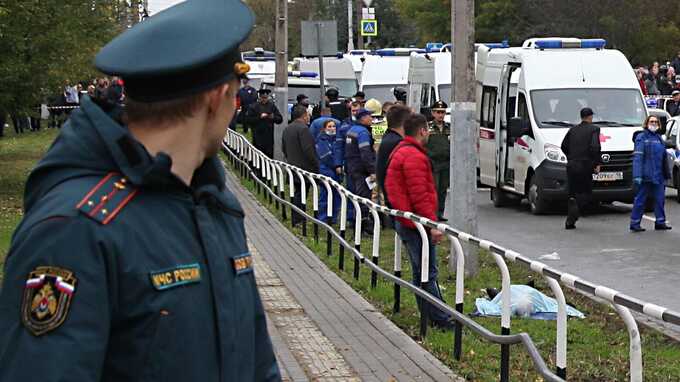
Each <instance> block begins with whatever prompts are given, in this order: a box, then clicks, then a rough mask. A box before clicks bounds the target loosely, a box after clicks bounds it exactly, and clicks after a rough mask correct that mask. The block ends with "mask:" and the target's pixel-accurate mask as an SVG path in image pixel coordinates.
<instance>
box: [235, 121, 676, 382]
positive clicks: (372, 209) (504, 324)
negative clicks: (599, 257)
mask: <svg viewBox="0 0 680 382" xmlns="http://www.w3.org/2000/svg"><path fill="white" fill-rule="evenodd" d="M223 148H224V151H225V153H226V154H227V155H228V157H229V159H230V161H231V162H232V163H233V165H234V166H235V167H236V168H237V169H238V171H239V173H240V175H241V176H242V177H244V178H251V179H252V180H253V181H254V182H255V187H256V192H258V193H264V195H265V197H266V198H267V200H268V202H269V203H270V204H271V203H272V202H273V203H275V206H276V208H277V209H278V210H280V211H281V216H282V218H283V219H284V220H285V219H287V213H286V208H287V207H288V208H289V209H290V212H291V214H292V213H293V211H295V212H297V213H299V214H301V215H302V216H303V217H304V220H303V223H302V234H303V235H305V236H306V235H307V220H311V221H312V222H313V229H314V238H315V240H316V241H317V242H318V240H319V227H322V228H323V229H325V230H326V253H327V255H328V256H330V255H331V254H332V246H333V244H332V240H333V238H335V240H337V241H338V245H339V247H338V265H339V268H340V269H344V264H345V258H344V256H345V251H347V252H348V253H349V254H350V255H351V256H352V257H353V259H354V263H353V276H354V278H357V279H358V278H359V273H360V265H362V264H363V265H364V266H366V267H368V268H369V269H370V270H371V286H372V287H375V286H376V283H377V278H378V277H382V278H384V279H387V280H388V281H390V282H392V283H393V284H394V311H395V312H398V311H399V309H400V294H401V288H406V289H407V290H409V291H411V292H413V293H414V294H415V295H417V296H419V297H421V298H422V299H424V300H426V301H427V302H429V303H430V304H432V305H433V306H435V307H436V308H438V309H441V310H442V311H444V312H447V313H449V314H451V315H452V317H453V319H454V320H455V329H454V349H453V355H454V357H455V359H457V360H460V359H461V356H462V335H463V332H462V328H463V326H465V327H467V328H468V329H469V330H471V331H472V332H474V333H475V334H477V335H479V336H481V337H482V338H484V339H485V340H487V341H489V342H491V343H495V344H498V345H500V347H501V364H500V380H501V381H508V380H509V367H510V345H513V344H522V346H523V347H524V350H525V351H526V352H527V353H528V355H529V356H530V358H531V360H532V362H533V365H534V368H535V370H536V371H537V372H538V373H539V374H540V375H541V376H542V377H543V378H544V379H545V380H547V381H563V380H566V375H567V304H566V301H565V297H564V293H563V291H562V287H561V285H560V284H564V285H567V286H568V287H570V288H573V289H576V290H578V291H581V292H584V293H586V294H588V295H592V296H597V297H600V298H602V299H604V300H606V301H607V302H608V303H609V304H611V305H612V306H613V307H614V309H615V310H616V312H617V313H618V314H619V316H620V317H621V318H622V320H623V322H624V323H625V325H626V328H627V329H628V333H629V341H630V349H629V354H630V356H629V357H630V358H629V363H630V366H629V368H630V380H631V381H633V382H639V381H642V371H643V369H642V346H641V341H640V334H639V330H638V327H637V323H636V321H635V320H634V318H633V316H632V314H631V312H630V310H633V311H636V312H639V313H641V314H643V315H646V316H649V317H651V318H654V319H657V320H661V321H665V322H669V323H673V324H676V325H680V313H677V312H674V311H671V310H669V309H667V308H664V307H661V306H658V305H655V304H651V303H646V302H644V301H641V300H639V299H636V298H634V297H630V296H627V295H625V294H623V293H620V292H618V291H616V290H613V289H610V288H607V287H605V286H601V285H595V284H593V283H591V282H588V281H586V280H583V279H581V278H579V277H577V276H575V275H572V274H569V273H564V272H560V271H558V270H556V269H554V268H551V267H549V266H547V265H546V264H543V263H541V262H539V261H535V260H531V259H529V258H527V257H525V256H522V255H521V254H519V253H517V252H515V251H512V250H510V249H506V248H504V247H502V246H500V245H497V244H495V243H493V242H491V241H488V240H483V239H481V238H478V237H475V236H472V235H469V234H467V233H465V232H462V231H459V230H457V229H455V228H453V227H451V226H449V225H446V224H444V223H438V222H434V221H431V220H429V219H426V218H423V217H421V216H418V215H415V214H413V213H410V212H405V211H399V210H394V209H390V208H387V207H385V206H381V205H378V204H376V203H374V202H372V201H371V200H368V199H365V198H362V197H359V196H357V195H354V194H352V193H351V192H349V191H348V190H347V189H345V188H344V187H343V186H342V185H341V184H339V183H338V182H336V181H334V180H333V179H331V178H329V177H326V176H323V175H320V174H315V173H310V172H307V171H304V170H302V169H300V168H297V167H295V166H292V165H289V164H287V163H285V162H281V161H277V160H273V159H270V158H268V157H267V156H265V155H264V154H263V153H262V152H260V151H259V150H257V149H256V148H254V147H253V146H252V145H251V144H250V142H248V140H247V139H246V138H245V137H244V136H242V135H241V134H239V133H236V132H235V131H233V130H229V131H228V133H227V135H226V137H225V139H224V143H223ZM286 175H287V177H286ZM296 179H297V181H296ZM286 180H288V181H287V182H286ZM305 180H307V181H308V182H306V181H305ZM307 183H309V185H311V189H312V206H311V207H312V208H311V211H312V215H309V214H308V213H307V195H306V194H307V189H308V188H309V187H308V186H307ZM296 185H297V186H299V187H300V193H301V195H302V198H301V202H302V208H298V207H296V206H295V205H294V204H293V199H294V195H295V187H296ZM286 186H287V187H286ZM320 187H324V188H325V189H326V191H327V195H328V202H327V206H326V208H327V216H328V218H327V220H326V221H321V220H319V219H318V216H319V188H320ZM277 190H278V193H277ZM333 190H335V191H337V192H338V193H339V195H340V201H341V203H340V211H339V215H340V216H339V222H338V223H339V232H337V231H336V230H335V228H334V227H333V225H332V224H331V222H332V216H333V211H334V208H333V192H332V191H333ZM286 191H288V196H289V200H286ZM348 202H351V203H352V204H353V206H354V211H355V217H354V218H355V220H354V234H353V239H354V240H353V245H352V244H350V243H349V242H348V241H347V240H346V231H347V206H348ZM361 205H363V206H366V207H367V209H368V211H369V213H371V215H372V216H373V222H374V224H373V232H372V233H373V236H372V240H373V241H372V248H371V256H370V261H366V258H365V256H364V255H363V254H362V249H361V232H362V227H361V224H362V216H361V208H360V206H361ZM380 214H383V215H388V216H393V217H403V218H406V219H409V220H411V221H413V223H414V224H415V226H416V228H417V230H418V232H419V233H420V235H421V238H422V243H423V244H422V254H423V255H422V256H421V259H422V264H421V270H422V272H421V275H420V281H421V285H422V284H426V283H427V282H428V281H429V280H428V268H429V267H428V261H429V256H428V253H429V248H428V245H429V244H428V238H427V232H426V229H425V228H426V227H428V228H434V229H438V230H440V231H442V232H444V233H445V234H446V236H447V237H448V239H449V240H450V241H451V243H452V248H453V250H454V251H455V253H456V256H455V260H456V280H455V284H456V290H455V307H451V306H449V305H447V304H446V303H444V302H443V301H441V300H439V299H437V298H435V297H434V296H432V295H431V294H429V293H428V292H426V291H425V290H424V289H421V288H419V287H416V286H414V285H413V284H411V283H410V282H408V281H406V280H404V279H403V278H402V277H401V241H400V240H399V238H398V236H397V235H396V234H395V239H394V240H395V246H394V248H395V249H394V254H393V256H394V269H393V274H392V273H390V272H389V271H386V270H384V269H382V268H381V267H380V266H379V259H380V231H381V226H380V219H379V216H380ZM461 240H462V241H464V242H467V243H471V244H473V245H475V246H477V247H479V248H481V249H484V250H486V251H488V253H489V254H490V255H491V256H492V257H493V259H494V260H495V263H496V264H497V265H498V267H499V269H500V272H501V278H502V280H501V283H502V284H501V285H502V287H501V292H502V295H501V306H502V309H501V335H497V334H494V333H493V332H491V331H489V330H488V329H486V328H484V327H483V326H481V325H480V324H478V323H477V322H475V321H474V320H472V319H471V318H469V317H468V316H466V315H464V314H463V307H464V306H463V297H464V265H465V254H464V253H463V249H462V246H461V244H460V241H461ZM506 260H508V261H511V262H516V263H518V264H520V265H523V266H526V267H527V268H528V269H530V270H532V271H533V272H536V273H538V274H540V275H541V276H542V277H543V278H544V279H545V280H546V282H547V284H548V286H549V287H550V289H551V291H552V292H553V294H554V295H555V298H556V301H557V304H558V313H557V328H556V330H557V336H556V338H557V339H556V345H555V346H556V370H555V372H553V371H551V370H550V369H549V368H548V367H547V366H546V363H545V361H544V360H543V358H542V357H541V355H540V354H539V352H538V349H537V348H536V346H535V345H534V343H533V341H532V339H531V337H530V336H529V335H528V334H527V333H518V334H511V332H510V324H511V301H510V297H511V293H510V272H509V270H508V267H507V264H506ZM422 306H423V307H427V306H428V304H422ZM427 317H428V315H427V312H426V311H425V308H424V309H423V311H422V312H421V314H420V334H421V336H425V335H426V334H427Z"/></svg>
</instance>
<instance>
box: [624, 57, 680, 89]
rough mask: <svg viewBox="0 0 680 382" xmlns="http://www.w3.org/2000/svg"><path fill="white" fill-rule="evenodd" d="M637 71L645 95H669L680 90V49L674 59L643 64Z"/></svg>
mask: <svg viewBox="0 0 680 382" xmlns="http://www.w3.org/2000/svg"><path fill="white" fill-rule="evenodd" d="M635 71H636V74H637V78H638V82H639V83H640V89H642V93H643V94H644V95H649V96H669V95H671V94H673V92H674V91H680V51H679V52H678V55H677V56H676V57H675V58H673V60H672V61H667V62H666V63H665V64H661V65H660V64H659V62H658V61H655V62H653V63H652V64H651V65H649V66H644V65H641V66H639V67H638V68H637V69H635Z"/></svg>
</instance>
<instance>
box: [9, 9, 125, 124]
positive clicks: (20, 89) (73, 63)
mask: <svg viewBox="0 0 680 382" xmlns="http://www.w3.org/2000/svg"><path fill="white" fill-rule="evenodd" d="M113 3H118V2H117V1H100V0H96V1H95V0H93V1H89V2H87V1H81V0H6V1H5V2H4V4H3V6H2V8H1V9H0V51H1V52H2V55H0V83H1V84H2V90H0V110H4V111H13V112H14V111H20V112H28V111H29V109H30V111H31V112H33V113H36V112H37V110H35V108H34V107H35V106H36V105H37V104H39V103H40V102H42V101H43V100H44V99H45V97H47V96H52V95H55V94H61V92H62V91H63V90H62V89H63V85H64V83H65V81H66V80H70V81H71V83H72V84H73V83H75V82H77V81H79V80H85V79H88V78H91V77H92V76H95V75H96V71H95V69H94V67H93V66H92V60H93V57H94V55H95V54H96V52H97V51H98V50H99V49H100V48H101V46H103V44H105V43H106V42H107V41H109V40H110V39H111V38H112V37H113V36H114V35H116V34H117V33H118V32H119V31H120V27H119V25H120V24H119V23H118V21H117V19H116V17H115V14H114V11H116V12H118V11H119V10H118V8H116V9H114V7H113Z"/></svg>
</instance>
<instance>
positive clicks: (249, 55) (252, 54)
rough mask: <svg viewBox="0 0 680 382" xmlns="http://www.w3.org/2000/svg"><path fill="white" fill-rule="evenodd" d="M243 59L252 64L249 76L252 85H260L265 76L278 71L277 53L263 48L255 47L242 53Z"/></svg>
mask: <svg viewBox="0 0 680 382" xmlns="http://www.w3.org/2000/svg"><path fill="white" fill-rule="evenodd" d="M241 59H242V60H243V62H245V63H246V64H248V65H250V71H249V72H248V78H250V79H251V85H252V86H253V87H255V88H257V87H259V86H260V84H261V81H262V79H263V78H264V77H269V76H273V75H274V74H275V73H276V54H275V53H274V52H271V51H267V50H264V49H262V48H255V49H254V50H251V51H246V52H242V53H241Z"/></svg>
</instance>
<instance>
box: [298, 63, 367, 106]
mask: <svg viewBox="0 0 680 382" xmlns="http://www.w3.org/2000/svg"><path fill="white" fill-rule="evenodd" d="M293 66H294V70H299V71H301V72H317V73H318V72H319V59H318V58H317V57H309V58H304V57H302V58H295V60H294V65H293ZM323 72H324V73H323V74H324V79H325V80H326V81H327V82H328V84H330V85H331V86H333V87H335V88H337V89H338V92H339V93H340V96H341V97H347V98H349V97H351V96H353V95H354V94H355V93H356V92H357V89H358V88H359V85H358V81H357V78H356V75H355V73H354V67H353V66H352V61H350V60H349V59H348V58H345V57H343V55H342V54H339V55H338V56H333V57H324V59H323Z"/></svg>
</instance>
